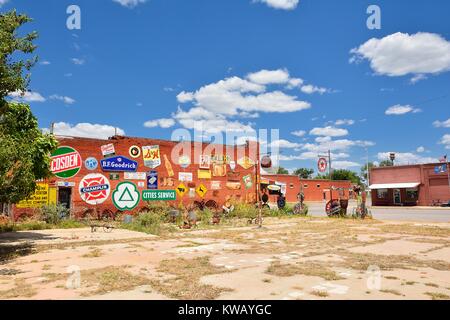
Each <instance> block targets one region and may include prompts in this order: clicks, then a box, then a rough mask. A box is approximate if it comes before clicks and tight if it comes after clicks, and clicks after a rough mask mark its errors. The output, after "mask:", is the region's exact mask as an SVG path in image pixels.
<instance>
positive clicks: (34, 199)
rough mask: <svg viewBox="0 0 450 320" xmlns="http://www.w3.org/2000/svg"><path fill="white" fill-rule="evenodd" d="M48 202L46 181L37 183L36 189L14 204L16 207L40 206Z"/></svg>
mask: <svg viewBox="0 0 450 320" xmlns="http://www.w3.org/2000/svg"><path fill="white" fill-rule="evenodd" d="M47 204H49V187H48V184H47V183H37V184H36V190H34V193H33V194H32V195H31V196H30V197H29V198H28V199H26V200H22V201H20V202H19V203H17V204H16V208H20V209H22V208H40V207H42V206H44V205H47Z"/></svg>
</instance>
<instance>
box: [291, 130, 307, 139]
mask: <svg viewBox="0 0 450 320" xmlns="http://www.w3.org/2000/svg"><path fill="white" fill-rule="evenodd" d="M291 134H292V135H294V136H296V137H303V136H304V135H305V134H306V131H305V130H296V131H292V132H291Z"/></svg>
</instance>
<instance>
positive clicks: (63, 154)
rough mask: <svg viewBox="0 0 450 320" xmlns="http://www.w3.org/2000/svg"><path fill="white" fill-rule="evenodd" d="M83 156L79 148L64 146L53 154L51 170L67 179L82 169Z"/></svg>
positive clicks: (59, 176)
mask: <svg viewBox="0 0 450 320" xmlns="http://www.w3.org/2000/svg"><path fill="white" fill-rule="evenodd" d="M81 165H82V162H81V156H80V154H79V153H78V151H77V150H75V149H74V148H71V147H67V146H63V147H59V148H58V149H56V151H55V152H53V153H52V155H51V163H50V170H51V171H52V172H53V174H54V175H55V176H57V177H58V178H62V179H66V178H71V177H73V176H75V175H76V174H77V173H78V172H79V171H80V169H81Z"/></svg>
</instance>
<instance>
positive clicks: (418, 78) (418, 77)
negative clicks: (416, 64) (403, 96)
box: [409, 74, 428, 84]
mask: <svg viewBox="0 0 450 320" xmlns="http://www.w3.org/2000/svg"><path fill="white" fill-rule="evenodd" d="M427 78H428V77H427V76H426V75H424V74H417V75H415V76H414V77H412V78H411V79H410V80H409V82H410V83H411V84H416V83H417V82H419V81H421V80H425V79H427Z"/></svg>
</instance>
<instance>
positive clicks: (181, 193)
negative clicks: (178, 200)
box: [177, 183, 188, 197]
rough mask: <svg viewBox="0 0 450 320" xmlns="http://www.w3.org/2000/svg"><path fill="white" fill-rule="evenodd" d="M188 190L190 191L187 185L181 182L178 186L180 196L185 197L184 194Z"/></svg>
mask: <svg viewBox="0 0 450 320" xmlns="http://www.w3.org/2000/svg"><path fill="white" fill-rule="evenodd" d="M187 191H188V190H187V188H186V186H185V185H184V184H183V183H180V184H179V185H178V187H177V193H178V195H179V196H180V197H183V196H184V195H185V194H186V192H187Z"/></svg>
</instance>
